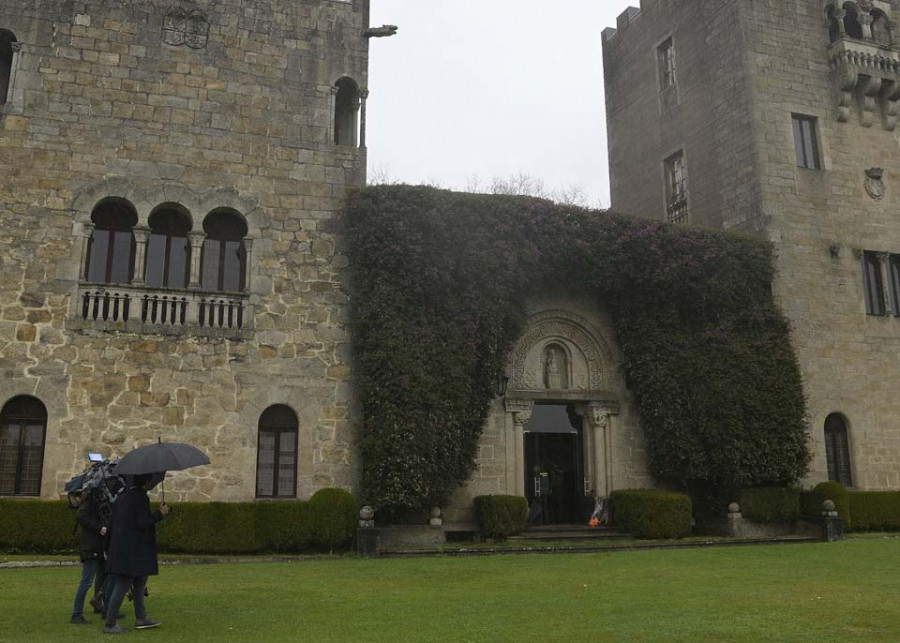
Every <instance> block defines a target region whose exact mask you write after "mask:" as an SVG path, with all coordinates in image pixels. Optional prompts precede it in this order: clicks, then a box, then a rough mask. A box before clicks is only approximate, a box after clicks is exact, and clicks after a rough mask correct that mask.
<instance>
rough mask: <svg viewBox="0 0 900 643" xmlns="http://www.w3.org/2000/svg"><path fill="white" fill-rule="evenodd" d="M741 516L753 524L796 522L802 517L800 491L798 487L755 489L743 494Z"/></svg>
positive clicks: (741, 497) (740, 500)
mask: <svg viewBox="0 0 900 643" xmlns="http://www.w3.org/2000/svg"><path fill="white" fill-rule="evenodd" d="M738 504H740V505H741V514H742V515H743V516H744V518H746V519H747V520H750V521H752V522H757V523H762V524H768V523H773V522H794V521H795V520H797V518H798V517H799V516H800V490H799V489H797V488H796V487H754V488H751V489H744V490H743V491H742V492H741V495H740V498H739V499H738Z"/></svg>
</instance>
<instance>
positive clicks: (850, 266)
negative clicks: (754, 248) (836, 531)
mask: <svg viewBox="0 0 900 643" xmlns="http://www.w3.org/2000/svg"><path fill="white" fill-rule="evenodd" d="M676 4H677V7H676ZM825 4H827V3H821V2H818V1H816V0H791V1H789V2H785V1H783V0H754V1H753V2H740V3H719V2H716V3H710V2H707V1H705V0H692V1H689V2H678V3H675V2H670V1H666V0H652V1H650V2H643V3H642V7H643V9H644V10H643V11H641V12H632V13H631V14H630V16H631V17H630V19H627V18H628V15H625V16H623V18H621V19H620V24H619V29H618V30H617V31H616V32H613V31H611V30H607V31H606V32H605V46H604V56H605V58H606V60H605V65H606V70H607V72H608V73H609V74H611V76H610V77H608V79H607V83H608V84H607V103H608V106H609V110H608V113H609V127H610V156H611V164H610V167H611V172H612V174H613V179H612V186H613V187H612V207H613V209H616V210H620V211H623V212H625V213H627V214H635V215H650V216H661V210H660V206H659V203H660V199H661V194H662V185H661V179H660V178H657V177H659V171H658V169H657V168H659V164H660V163H661V161H662V159H663V158H665V156H666V155H667V154H668V153H669V148H670V147H671V145H670V143H669V142H667V140H668V139H667V140H666V141H664V140H661V137H660V135H659V134H654V132H660V131H667V132H669V130H671V131H670V132H669V136H670V137H671V139H672V140H684V141H685V143H684V146H685V154H686V157H687V159H688V165H689V171H690V174H689V191H690V209H691V214H692V221H693V222H698V223H701V224H708V225H709V224H713V225H715V224H718V223H719V222H720V223H721V225H722V226H723V227H726V228H741V229H745V230H748V231H760V232H762V233H764V234H766V235H767V236H768V237H769V238H770V239H772V241H773V242H774V243H775V250H776V257H777V259H776V261H777V266H776V267H777V270H778V275H777V278H776V282H775V284H774V290H775V295H776V297H777V299H778V301H779V303H780V305H781V306H782V308H783V309H784V310H785V312H786V314H787V315H788V317H789V318H790V320H791V322H792V323H793V326H794V333H793V341H794V345H795V347H796V350H797V353H798V357H799V359H800V364H801V368H802V372H803V378H804V383H805V390H806V393H807V396H808V400H809V412H810V439H811V443H812V447H813V449H812V450H813V455H814V459H813V462H812V464H811V469H810V473H809V476H808V479H807V482H808V483H815V482H818V481H820V480H824V479H827V477H828V471H827V467H826V462H825V446H824V422H825V418H826V417H827V416H828V415H829V414H831V413H840V414H841V415H843V416H844V417H845V418H846V420H847V424H848V426H849V438H850V452H851V463H852V469H853V481H854V486H856V487H859V488H866V489H888V488H898V487H900V403H898V397H897V395H896V391H895V389H896V386H897V382H898V381H900V363H898V361H897V355H898V354H900V317H898V316H896V315H886V316H871V315H867V314H866V306H865V297H864V290H863V278H862V270H861V265H860V256H859V253H860V252H861V251H862V250H871V251H880V252H888V253H894V254H900V219H898V218H897V215H896V213H897V209H898V206H900V196H898V193H897V186H898V185H900V182H898V181H900V161H898V156H897V144H898V134H897V132H896V131H891V130H889V129H887V128H886V120H887V119H885V118H884V112H883V109H884V106H885V105H886V101H885V99H884V98H883V95H881V96H880V97H877V100H875V101H873V104H874V105H875V108H874V110H873V111H872V112H871V113H870V116H871V117H872V120H873V122H872V123H871V124H870V125H869V126H865V125H864V123H863V116H864V114H863V112H862V111H861V109H860V105H861V103H860V100H859V96H858V95H857V96H856V97H853V98H852V100H850V103H851V105H850V110H849V111H850V115H849V119H848V120H847V121H846V122H841V121H840V120H839V119H838V115H839V109H838V108H839V104H840V99H841V95H840V91H839V87H838V78H837V74H835V73H834V72H831V71H829V59H830V58H831V56H832V55H833V54H834V52H835V51H836V49H829V37H828V30H827V26H826V20H825V15H824V7H825ZM875 4H876V5H878V6H879V7H881V8H882V9H884V10H888V11H889V10H890V9H891V5H892V4H893V5H894V7H893V8H894V11H895V17H896V15H897V12H898V11H900V6H898V3H887V2H880V3H879V2H876V3H875ZM713 5H715V6H713ZM667 34H672V35H673V39H674V42H675V47H676V52H677V54H676V56H677V60H678V66H677V70H678V72H677V73H678V78H679V83H680V86H679V89H680V90H683V93H682V96H683V101H682V104H681V106H680V107H679V109H680V110H682V111H684V112H685V114H684V115H683V116H681V117H679V116H678V115H677V114H675V115H674V116H670V115H666V114H661V113H660V111H659V108H658V94H659V91H658V83H657V79H656V77H655V76H653V75H652V74H651V73H650V71H648V70H649V69H650V68H651V67H652V66H653V65H655V60H654V59H653V57H652V55H651V54H653V47H654V46H655V43H656V42H659V41H661V40H662V39H663V38H664V37H667ZM729 42H730V43H732V44H731V47H730V51H729V50H728V46H727V43H729ZM693 51H701V52H706V53H705V56H706V58H707V59H708V61H709V62H708V64H706V65H704V64H703V63H702V61H698V63H697V66H696V67H695V68H691V64H690V62H688V61H691V60H694V57H693V54H692V53H691V52H693ZM681 52H687V53H686V54H684V55H683V54H682V53H681ZM891 55H895V54H893V53H891V52H889V53H888V56H889V57H890V56H891ZM632 66H633V67H636V68H638V71H636V72H635V71H632V69H631V68H632ZM641 70H643V71H641ZM857 91H858V90H857ZM792 114H802V115H806V116H812V117H815V118H816V119H817V126H818V143H819V149H820V153H821V157H822V162H823V168H822V169H820V170H809V169H804V168H800V167H797V163H796V156H795V149H794V137H793V132H792V120H791V119H792ZM704 120H705V121H707V123H708V128H709V130H710V131H711V132H714V134H715V135H714V137H713V138H712V139H710V137H709V132H707V133H706V134H703V133H700V132H699V131H697V130H696V129H695V127H694V125H693V124H692V123H695V122H697V121H699V122H702V121H704ZM644 130H646V131H649V132H650V133H651V134H650V137H649V142H645V143H641V142H640V138H641V137H640V132H641V131H644ZM654 137H655V138H654ZM697 158H710V159H714V160H715V162H714V163H713V164H712V166H711V172H708V171H707V170H705V169H703V168H698V169H697V170H694V169H693V166H692V163H693V159H697ZM704 167H705V166H704ZM872 167H883V169H884V185H885V186H886V192H885V195H884V196H883V198H881V199H880V200H879V199H876V198H873V197H871V196H869V195H868V194H867V192H866V189H865V182H866V179H867V176H866V174H865V170H866V169H869V168H872ZM651 168H652V169H653V171H655V172H656V175H655V176H654V175H653V173H652V172H651ZM648 177H649V178H648ZM654 186H658V187H654ZM707 192H711V193H718V194H720V197H719V198H720V199H721V200H717V199H716V198H715V197H709V198H707V197H706V196H705V194H706V193H707ZM648 195H649V196H648Z"/></svg>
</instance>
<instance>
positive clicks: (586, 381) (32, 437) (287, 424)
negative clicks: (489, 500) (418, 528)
mask: <svg viewBox="0 0 900 643" xmlns="http://www.w3.org/2000/svg"><path fill="white" fill-rule="evenodd" d="M392 31H393V29H392V28H390V27H385V28H376V29H370V28H369V24H368V0H292V1H291V2H281V1H278V0H229V1H227V2H226V1H225V0H196V1H191V0H141V1H137V0H66V1H64V2H59V1H58V0H4V2H3V3H2V4H0V166H2V171H0V261H2V276H0V405H2V409H0V432H2V433H0V496H40V497H44V498H55V497H58V494H59V492H60V490H61V489H62V486H63V484H64V482H65V481H66V480H68V478H69V477H70V476H71V475H72V474H73V473H75V472H77V471H79V470H81V469H82V468H83V467H84V466H85V463H86V455H87V453H88V452H92V451H93V452H99V453H101V454H103V455H104V456H107V457H115V456H119V455H122V454H124V453H125V452H127V451H129V450H131V449H132V448H134V447H135V446H138V445H140V444H146V443H148V442H150V441H153V440H155V439H156V438H157V437H160V438H162V439H164V440H171V441H184V442H189V443H192V444H195V445H197V446H198V447H200V448H201V449H203V450H204V451H206V452H207V453H208V454H209V456H210V459H211V465H210V466H208V467H201V468H197V469H193V470H191V471H189V472H185V473H176V474H174V475H173V476H171V477H172V481H171V482H170V484H169V485H167V486H168V487H169V491H170V494H171V495H172V496H173V498H174V499H176V500H218V501H238V500H253V499H255V498H308V497H309V496H310V495H311V494H312V493H313V492H314V491H315V490H316V489H319V488H322V487H326V486H339V487H343V488H346V489H349V490H351V491H354V492H355V491H358V490H357V489H356V485H357V480H358V470H359V462H358V456H357V453H356V450H355V447H354V443H355V434H356V429H357V427H358V424H359V422H358V420H359V410H358V409H357V408H356V405H355V402H354V392H353V388H352V378H351V370H350V366H351V365H350V348H349V337H348V335H347V330H346V327H345V319H346V312H347V303H348V302H347V297H346V291H345V288H344V284H343V279H344V274H345V272H344V270H345V268H346V267H347V266H348V263H349V262H348V259H347V258H346V257H345V256H344V255H342V253H341V243H340V239H339V238H338V237H337V230H336V226H335V215H336V212H337V211H338V210H339V209H340V207H341V204H342V196H343V193H344V190H345V188H346V186H349V185H358V184H361V183H363V182H364V179H365V176H364V168H365V162H366V150H365V101H366V96H367V93H368V92H367V63H368V42H369V41H368V37H370V36H382V35H390V34H391V33H392ZM530 313H531V317H530V322H529V325H528V328H527V331H526V332H525V334H524V335H523V337H522V338H521V340H520V342H519V344H518V345H517V346H516V348H515V350H514V351H513V354H512V355H511V356H510V363H509V366H508V370H507V372H508V374H509V376H510V382H509V386H508V391H507V392H506V395H505V396H498V398H497V400H496V402H495V403H494V405H493V407H492V409H491V416H490V419H489V422H488V425H487V427H486V430H485V433H484V436H483V437H482V440H481V446H480V449H479V456H478V466H477V471H476V473H475V475H474V477H473V479H472V480H471V481H470V483H469V484H468V485H466V487H465V488H464V489H461V490H460V492H459V493H458V494H457V496H456V498H454V500H453V502H452V503H451V506H449V507H446V508H445V517H446V518H447V519H448V521H449V522H454V521H460V520H462V521H467V520H471V505H472V503H471V498H472V497H473V496H474V495H479V494H483V493H516V494H521V495H528V496H529V497H535V495H536V490H540V489H541V488H543V489H544V490H545V492H546V488H547V485H548V484H552V485H553V487H554V489H555V491H556V493H555V496H554V503H553V504H552V506H551V505H549V504H548V506H547V507H546V510H547V511H546V513H547V516H551V515H552V517H553V520H555V521H564V520H567V519H570V518H571V517H573V516H574V515H575V514H574V513H573V512H577V511H578V510H579V509H580V506H581V503H582V502H583V498H584V495H585V492H586V491H589V490H590V489H591V488H596V489H597V490H599V491H601V492H603V493H606V492H607V491H609V490H610V489H612V488H617V487H619V488H621V487H635V486H644V485H646V484H649V483H650V479H649V477H648V475H647V472H646V464H645V458H644V455H643V442H642V437H641V434H640V431H639V427H638V419H637V413H636V410H635V408H634V406H633V403H632V402H631V400H630V397H629V396H628V393H627V390H626V387H625V384H624V378H623V376H622V372H621V368H619V362H620V361H621V356H620V355H619V353H618V348H617V347H616V344H615V337H614V333H613V330H612V325H611V323H610V321H609V318H608V315H607V314H606V312H605V311H603V310H597V307H596V306H595V305H592V304H591V305H589V304H588V303H586V302H583V301H581V300H580V299H579V298H578V297H563V296H558V297H557V298H556V299H553V300H535V301H534V302H533V304H532V309H531V310H530ZM541 485H543V487H542V486H541ZM545 498H546V493H545ZM578 519H579V520H580V519H581V518H580V515H579V516H578Z"/></svg>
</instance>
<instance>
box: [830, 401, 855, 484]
mask: <svg viewBox="0 0 900 643" xmlns="http://www.w3.org/2000/svg"><path fill="white" fill-rule="evenodd" d="M825 460H826V461H827V463H828V479H829V480H834V481H836V482H840V483H841V484H842V485H844V486H845V487H852V486H853V477H852V475H851V473H850V443H849V440H848V439H847V423H846V422H844V418H843V417H841V416H840V415H839V414H837V413H832V414H831V415H829V416H828V417H827V418H826V419H825Z"/></svg>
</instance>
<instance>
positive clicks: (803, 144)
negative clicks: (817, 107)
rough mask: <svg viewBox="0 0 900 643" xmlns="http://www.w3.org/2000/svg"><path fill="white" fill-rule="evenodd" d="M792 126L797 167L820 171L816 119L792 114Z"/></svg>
mask: <svg viewBox="0 0 900 643" xmlns="http://www.w3.org/2000/svg"><path fill="white" fill-rule="evenodd" d="M791 121H792V123H793V125H794V152H795V153H796V155H797V167H805V168H808V169H810V170H820V169H822V165H821V163H820V162H819V143H818V141H817V140H816V118H815V117H814V116H803V115H801V114H792V115H791Z"/></svg>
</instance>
